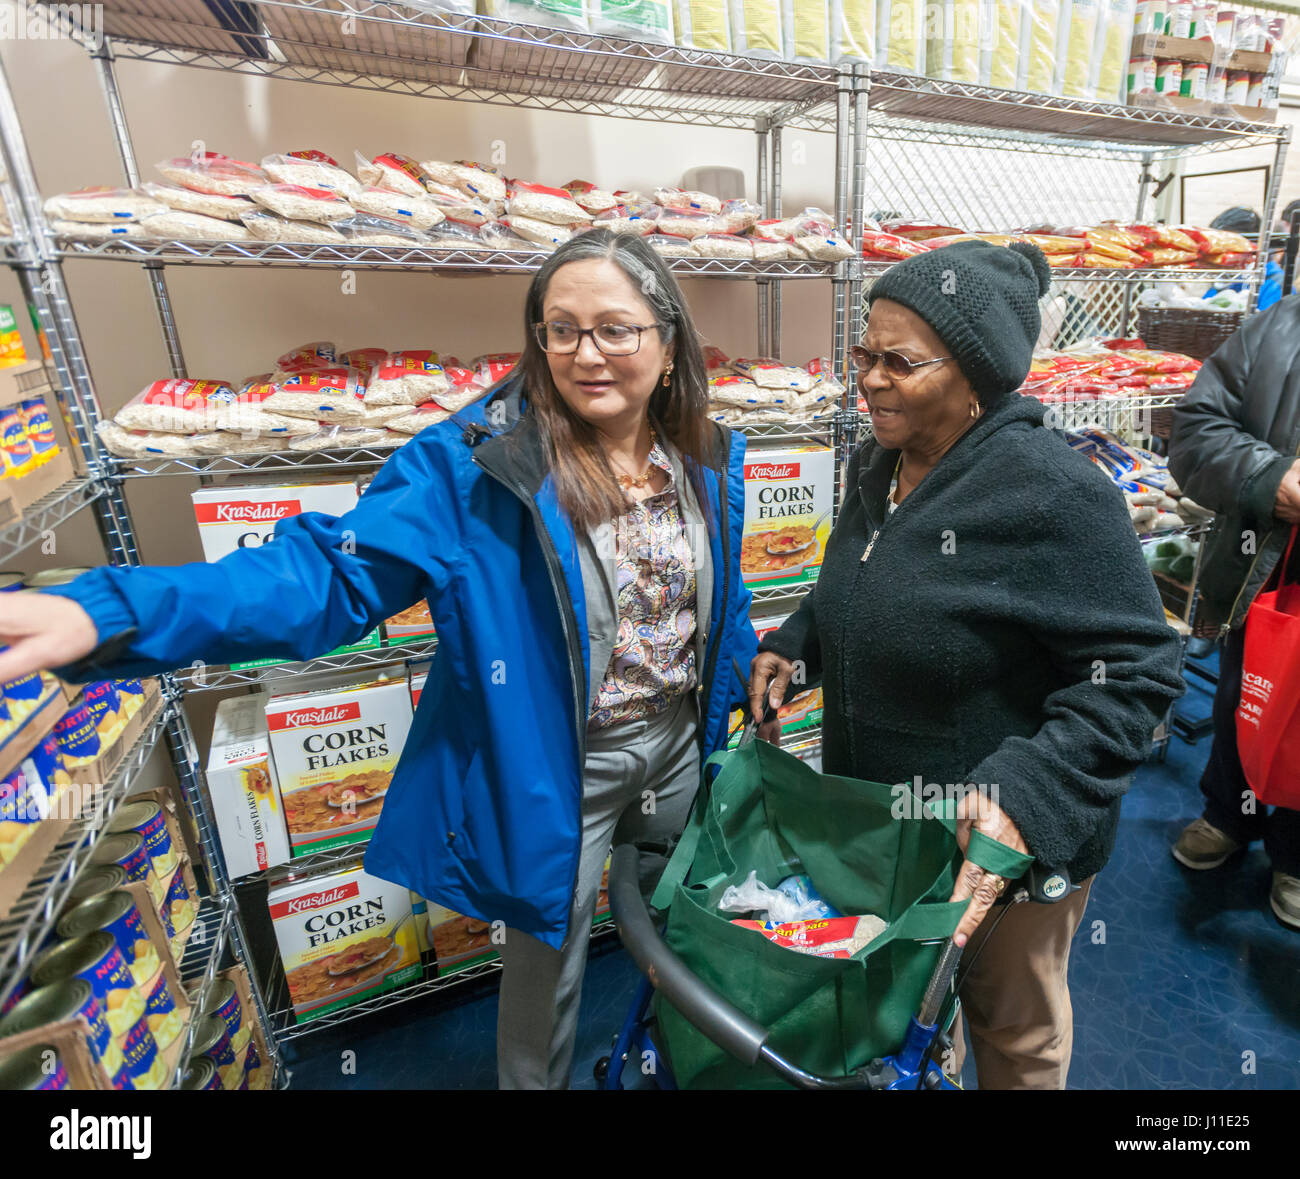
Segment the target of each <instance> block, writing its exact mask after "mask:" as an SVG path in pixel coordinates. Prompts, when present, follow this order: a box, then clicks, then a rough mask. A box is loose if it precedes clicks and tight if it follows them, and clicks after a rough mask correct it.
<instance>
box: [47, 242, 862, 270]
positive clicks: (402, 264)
mask: <svg viewBox="0 0 1300 1179" xmlns="http://www.w3.org/2000/svg"><path fill="white" fill-rule="evenodd" d="M58 245H59V253H60V255H61V257H63V258H65V259H88V258H90V259H93V258H101V259H108V260H110V261H119V262H152V261H158V262H165V263H167V264H168V265H173V266H175V265H193V266H236V267H238V266H272V267H280V268H290V269H293V268H319V267H346V268H348V269H352V270H355V269H361V270H432V271H436V272H439V273H444V274H449V275H457V274H459V275H470V276H472V275H481V274H531V273H533V272H534V271H536V270H539V269H540V268H541V266H542V264H543V263H544V262H545V261H546V259H547V258H548V257H549V256H550V254H549V253H548V252H545V251H541V250H537V251H528V252H525V251H522V250H491V249H485V250H466V249H444V248H440V247H436V246H426V245H411V246H396V245H388V246H367V245H312V244H306V243H304V244H297V243H293V242H262V241H157V240H153V239H148V238H131V237H112V238H105V239H103V240H99V241H91V240H83V239H80V238H73V237H68V236H66V235H62V236H60V237H59V238H58ZM665 261H666V262H667V263H668V268H669V269H670V270H671V271H672V272H673V273H674V274H676V275H678V276H679V277H681V278H731V279H753V278H769V279H771V278H780V279H785V278H790V279H794V278H805V279H806V278H830V277H833V276H834V275H835V274H836V273H837V270H836V266H837V264H836V263H833V262H813V261H798V262H796V261H784V262H757V261H755V260H754V259H752V258H748V259H746V258H705V257H689V258H675V257H666V258H665Z"/></svg>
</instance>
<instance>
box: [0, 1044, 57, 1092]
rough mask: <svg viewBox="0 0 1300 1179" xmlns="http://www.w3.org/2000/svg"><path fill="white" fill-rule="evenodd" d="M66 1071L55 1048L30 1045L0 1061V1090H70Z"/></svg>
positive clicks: (46, 1045)
mask: <svg viewBox="0 0 1300 1179" xmlns="http://www.w3.org/2000/svg"><path fill="white" fill-rule="evenodd" d="M71 1087H72V1082H71V1081H70V1080H69V1079H68V1070H67V1069H66V1068H64V1067H63V1061H62V1060H60V1059H59V1052H58V1049H57V1048H54V1047H53V1046H51V1045H49V1044H33V1045H32V1046H31V1047H30V1048H24V1049H23V1050H22V1051H21V1052H15V1053H14V1054H13V1055H12V1056H7V1057H5V1058H3V1059H0V1089H29V1090H30V1089H70V1088H71Z"/></svg>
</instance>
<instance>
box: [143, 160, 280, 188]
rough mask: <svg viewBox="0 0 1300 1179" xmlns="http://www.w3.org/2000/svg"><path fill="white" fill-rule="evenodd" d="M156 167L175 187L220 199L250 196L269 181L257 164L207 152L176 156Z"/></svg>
mask: <svg viewBox="0 0 1300 1179" xmlns="http://www.w3.org/2000/svg"><path fill="white" fill-rule="evenodd" d="M155 167H156V168H157V169H158V171H159V172H161V173H162V175H163V176H164V177H166V178H167V179H168V180H170V181H171V182H172V183H173V184H179V185H180V186H181V187H182V188H192V189H194V191H195V192H210V193H213V194H215V195H216V196H247V195H248V194H249V193H250V192H252V190H253V189H255V188H260V187H261V186H262V185H264V184H267V183H268V181H269V177H268V176H267V175H266V173H265V172H263V171H262V169H261V168H259V167H258V166H257V165H256V164H250V163H248V162H247V161H245V160H232V159H231V158H230V157H229V156H223V155H222V154H221V153H220V152H217V151H205V152H203V153H202V154H201V155H198V156H195V157H190V156H176V157H174V158H173V159H170V160H162V161H160V162H159V163H158V164H156V165H155Z"/></svg>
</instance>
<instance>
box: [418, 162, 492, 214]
mask: <svg viewBox="0 0 1300 1179" xmlns="http://www.w3.org/2000/svg"><path fill="white" fill-rule="evenodd" d="M420 167H421V168H423V169H424V171H425V173H426V174H427V175H428V176H429V179H431V180H434V181H436V182H437V183H439V184H442V185H446V186H447V187H448V188H455V189H459V190H460V191H461V192H465V193H468V194H469V195H470V196H473V197H477V198H478V199H479V200H480V201H492V202H496V203H498V204H500V203H501V202H502V201H504V200H505V199H506V182H505V180H504V179H503V178H502V176H501V174H500V173H499V172H498V171H497V170H496V169H495V168H492V167H489V166H488V165H486V164H476V163H474V162H473V161H472V160H455V161H453V162H452V163H450V164H448V163H445V162H443V161H442V160H425V161H424V162H423V163H422V164H421V165H420Z"/></svg>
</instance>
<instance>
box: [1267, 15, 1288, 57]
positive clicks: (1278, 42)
mask: <svg viewBox="0 0 1300 1179" xmlns="http://www.w3.org/2000/svg"><path fill="white" fill-rule="evenodd" d="M1285 35H1286V17H1284V16H1274V17H1270V18H1269V20H1268V23H1267V24H1266V25H1265V26H1264V52H1265V53H1276V52H1277V51H1278V50H1279V49H1281V48H1282V38H1283V37H1284V36H1285Z"/></svg>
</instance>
